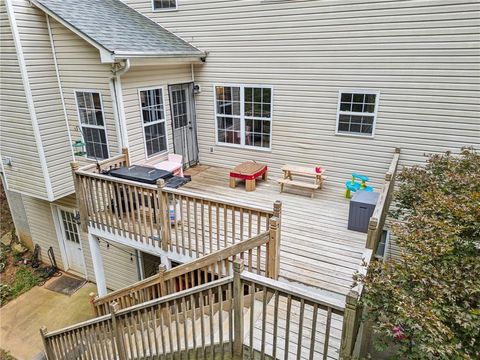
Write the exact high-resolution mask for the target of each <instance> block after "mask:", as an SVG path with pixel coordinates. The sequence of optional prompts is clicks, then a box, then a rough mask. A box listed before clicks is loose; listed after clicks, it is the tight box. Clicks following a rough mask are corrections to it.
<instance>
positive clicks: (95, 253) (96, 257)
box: [88, 233, 107, 296]
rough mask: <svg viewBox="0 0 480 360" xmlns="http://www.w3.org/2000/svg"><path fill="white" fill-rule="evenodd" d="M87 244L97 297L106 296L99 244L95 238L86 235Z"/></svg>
mask: <svg viewBox="0 0 480 360" xmlns="http://www.w3.org/2000/svg"><path fill="white" fill-rule="evenodd" d="M88 243H89V245H90V252H91V253H92V261H93V271H94V272H95V282H96V283H97V291H98V296H105V295H107V284H106V282H105V271H104V268H103V259H102V254H101V252H100V244H99V242H98V239H97V237H96V236H94V235H92V234H90V233H89V234H88Z"/></svg>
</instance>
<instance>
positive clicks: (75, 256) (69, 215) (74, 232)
mask: <svg viewBox="0 0 480 360" xmlns="http://www.w3.org/2000/svg"><path fill="white" fill-rule="evenodd" d="M57 210H58V219H59V223H60V230H61V234H60V235H61V238H62V241H63V244H64V247H65V255H66V257H67V259H66V260H67V262H68V265H67V268H68V269H71V270H73V271H75V272H77V273H80V274H84V273H85V258H84V256H83V250H82V245H81V243H80V232H79V229H78V225H77V223H76V221H75V219H74V216H75V215H74V213H73V212H71V211H68V210H66V209H64V208H60V207H59V208H57Z"/></svg>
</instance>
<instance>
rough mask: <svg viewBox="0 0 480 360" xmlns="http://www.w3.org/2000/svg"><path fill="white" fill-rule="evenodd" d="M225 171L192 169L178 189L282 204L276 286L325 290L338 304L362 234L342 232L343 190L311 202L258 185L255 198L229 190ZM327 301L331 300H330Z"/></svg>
mask: <svg viewBox="0 0 480 360" xmlns="http://www.w3.org/2000/svg"><path fill="white" fill-rule="evenodd" d="M228 172H229V170H228V169H224V168H217V167H207V166H201V165H199V166H196V167H194V168H192V169H189V170H187V172H186V174H190V175H192V181H191V182H190V183H188V184H187V185H185V186H184V187H183V188H185V189H188V190H189V191H192V192H195V193H198V194H200V195H201V194H209V195H215V196H219V197H222V198H224V199H225V200H227V201H232V202H236V203H238V204H239V205H259V206H271V205H272V203H273V202H274V201H275V200H280V201H282V203H283V213H282V235H281V247H280V280H281V281H289V282H295V283H299V284H302V285H304V286H308V287H315V288H320V289H325V290H328V291H330V292H333V293H334V294H333V295H335V293H336V294H338V295H337V296H338V297H339V298H342V297H343V296H344V295H346V294H347V293H348V291H349V290H350V287H351V285H352V275H353V274H354V273H355V271H356V270H357V269H358V268H359V266H360V264H361V262H362V254H363V251H364V249H365V241H366V234H363V233H359V232H355V231H351V230H348V229H347V220H348V209H349V202H348V200H347V199H345V198H344V195H343V188H341V187H334V185H333V184H330V183H328V182H326V184H325V186H324V188H323V189H322V190H319V191H317V192H316V195H315V198H314V199H311V198H310V196H309V195H310V193H309V192H308V191H304V190H301V189H295V188H289V189H286V192H284V193H281V194H280V193H279V186H278V184H277V183H276V179H271V180H269V181H267V182H264V181H258V182H257V189H256V191H254V192H246V191H245V187H244V185H242V184H240V185H239V186H237V188H235V189H232V188H230V187H229V177H228ZM330 295H332V294H330Z"/></svg>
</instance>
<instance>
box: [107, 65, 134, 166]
mask: <svg viewBox="0 0 480 360" xmlns="http://www.w3.org/2000/svg"><path fill="white" fill-rule="evenodd" d="M124 61H125V65H124V66H123V67H122V68H121V69H119V70H112V72H113V76H112V77H111V78H110V79H111V80H112V85H113V96H114V102H115V107H116V111H115V113H116V114H117V126H118V128H119V130H120V131H119V132H120V139H119V141H120V148H128V133H127V122H126V116H125V108H124V106H123V92H122V81H121V76H122V75H125V74H126V73H127V72H128V71H129V70H130V66H131V65H130V59H125V60H124ZM120 150H121V149H120ZM128 160H130V159H128Z"/></svg>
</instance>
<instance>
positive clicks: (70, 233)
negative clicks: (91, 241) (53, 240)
mask: <svg viewBox="0 0 480 360" xmlns="http://www.w3.org/2000/svg"><path fill="white" fill-rule="evenodd" d="M60 212H61V214H62V223H63V229H64V231H65V238H66V239H67V240H68V241H72V242H74V243H77V244H80V236H79V234H78V227H77V224H76V222H75V220H74V215H73V213H71V212H69V211H64V210H60Z"/></svg>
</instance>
